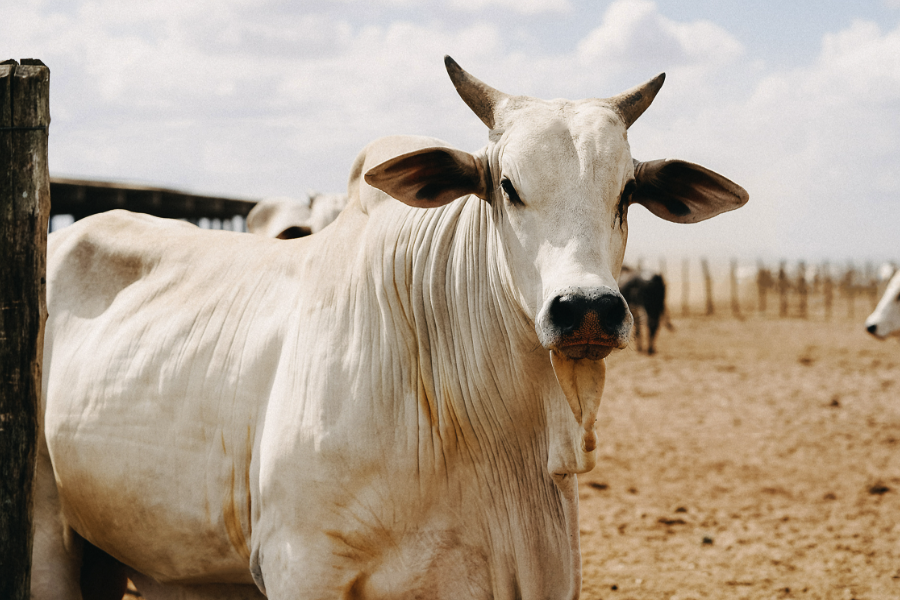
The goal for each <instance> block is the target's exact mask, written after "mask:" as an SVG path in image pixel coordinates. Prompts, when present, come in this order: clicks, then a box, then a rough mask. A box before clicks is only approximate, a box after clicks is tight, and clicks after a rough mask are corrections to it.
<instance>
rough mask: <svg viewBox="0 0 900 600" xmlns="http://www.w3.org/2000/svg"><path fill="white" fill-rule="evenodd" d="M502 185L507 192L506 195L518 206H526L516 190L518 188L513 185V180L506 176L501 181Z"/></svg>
mask: <svg viewBox="0 0 900 600" xmlns="http://www.w3.org/2000/svg"><path fill="white" fill-rule="evenodd" d="M500 187H502V188H503V191H504V192H506V197H507V198H509V201H510V202H512V203H513V204H515V205H516V206H525V203H524V202H522V199H521V198H519V193H518V192H517V191H516V188H514V187H513V184H512V181H510V180H509V179H506V178H504V179H503V181H501V182H500Z"/></svg>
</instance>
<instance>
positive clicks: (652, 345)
mask: <svg viewBox="0 0 900 600" xmlns="http://www.w3.org/2000/svg"><path fill="white" fill-rule="evenodd" d="M657 331H659V318H655V319H648V320H647V354H655V353H656V332H657Z"/></svg>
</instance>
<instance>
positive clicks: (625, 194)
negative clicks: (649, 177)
mask: <svg viewBox="0 0 900 600" xmlns="http://www.w3.org/2000/svg"><path fill="white" fill-rule="evenodd" d="M635 188H637V185H636V184H635V183H634V179H629V180H628V181H627V182H626V183H625V187H623V188H622V195H621V196H619V205H618V206H616V221H618V223H619V225H620V226H621V225H622V224H624V223H625V213H626V212H627V211H628V205H629V204H631V195H632V194H633V193H634V190H635Z"/></svg>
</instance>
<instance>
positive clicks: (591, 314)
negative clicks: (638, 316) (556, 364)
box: [535, 286, 634, 360]
mask: <svg viewBox="0 0 900 600" xmlns="http://www.w3.org/2000/svg"><path fill="white" fill-rule="evenodd" d="M633 322H634V319H633V317H632V316H631V312H630V311H629V310H628V305H627V304H626V303H625V298H623V297H622V294H620V293H619V292H618V291H616V290H614V289H612V288H609V287H606V286H599V287H595V288H566V289H564V290H561V291H560V292H558V293H556V294H554V295H553V297H552V298H551V299H550V301H549V302H547V303H545V305H544V307H543V309H542V310H541V312H540V313H539V314H538V318H537V320H536V323H535V329H536V330H537V334H538V339H539V340H540V342H541V345H542V346H543V347H544V348H545V349H546V350H550V351H555V352H557V353H559V354H562V355H564V356H565V357H566V358H569V359H572V360H580V359H582V358H587V359H589V360H599V359H601V358H605V357H606V356H608V355H609V353H610V352H612V351H613V350H614V349H616V348H624V347H625V346H626V345H627V344H628V338H629V336H630V335H631V326H632V323H633Z"/></svg>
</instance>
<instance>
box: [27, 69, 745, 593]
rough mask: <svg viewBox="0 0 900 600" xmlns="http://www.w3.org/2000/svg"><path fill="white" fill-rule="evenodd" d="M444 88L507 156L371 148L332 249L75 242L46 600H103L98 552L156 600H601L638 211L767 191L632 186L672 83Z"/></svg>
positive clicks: (706, 179)
mask: <svg viewBox="0 0 900 600" xmlns="http://www.w3.org/2000/svg"><path fill="white" fill-rule="evenodd" d="M446 66H447V70H448V73H449V74H450V78H451V80H452V81H453V84H454V85H455V87H456V89H457V91H458V92H459V94H460V96H461V97H462V98H463V100H464V101H465V102H466V103H467V104H468V105H469V107H470V108H471V109H472V110H473V111H474V112H475V114H476V115H477V116H478V117H479V118H480V119H481V121H482V122H484V123H485V124H486V125H487V127H488V128H489V129H490V135H489V142H488V144H487V146H486V147H485V148H483V149H481V150H479V151H477V152H475V153H469V152H464V151H462V150H457V149H455V148H452V147H450V146H449V145H447V144H446V143H444V142H441V141H439V140H436V139H433V138H424V137H412V136H396V137H389V138H383V139H380V140H377V141H375V142H373V143H371V144H369V145H368V146H367V147H366V148H365V149H364V150H363V151H362V153H361V154H360V155H359V156H358V157H357V159H356V161H355V162H354V164H353V166H352V168H351V174H350V182H349V186H348V192H349V197H350V203H349V205H348V207H347V208H346V209H345V210H344V211H343V212H341V213H340V215H339V216H338V218H337V220H336V221H335V223H334V225H333V226H329V227H326V228H325V229H323V230H322V231H320V232H319V233H316V234H315V235H311V236H308V237H304V238H300V239H293V240H286V241H280V240H274V239H268V238H265V237H263V236H259V235H245V234H240V233H234V232H227V231H208V230H201V229H199V228H197V227H194V226H193V225H190V224H188V223H183V222H179V221H170V220H165V219H158V218H154V217H149V216H147V215H139V214H132V213H128V212H124V211H113V212H109V213H104V214H100V215H95V216H93V217H88V218H86V219H83V220H81V221H79V222H78V223H76V224H74V225H72V226H71V227H68V228H66V229H64V230H62V231H60V232H55V233H53V234H51V235H50V238H49V242H48V267H47V304H48V309H49V315H50V316H49V318H48V320H47V325H46V338H45V346H44V371H43V373H44V380H43V390H44V394H45V395H44V398H43V402H42V406H43V409H44V412H43V417H42V423H41V432H42V434H43V440H44V441H43V443H42V445H41V449H40V451H39V453H38V461H37V464H38V466H37V476H36V489H35V537H34V564H35V565H39V568H37V569H35V571H34V573H33V576H32V584H33V588H32V592H33V598H34V599H35V600H42V599H45V598H52V599H61V600H73V599H80V598H81V597H82V596H81V592H80V589H79V588H80V585H81V582H82V579H81V573H82V572H83V569H85V568H92V569H96V564H94V563H96V562H97V560H96V557H97V555H98V553H99V554H100V555H101V556H106V557H107V560H106V561H105V562H103V561H100V562H103V564H104V565H106V566H107V567H108V568H107V570H106V571H105V573H106V579H107V582H108V585H109V590H110V593H113V592H117V591H118V593H121V588H120V587H117V586H121V584H122V582H123V581H124V577H130V578H131V580H132V581H134V582H135V584H136V585H137V587H138V589H139V590H140V591H141V592H142V593H143V595H144V596H145V597H147V598H151V599H152V598H154V597H156V598H159V597H166V598H175V597H178V598H187V597H190V598H201V597H202V598H213V597H215V598H231V599H233V598H238V597H241V598H250V597H255V598H261V597H262V596H261V594H266V595H267V596H268V598H270V599H272V600H286V599H294V598H348V599H350V598H352V599H376V598H429V599H433V600H444V599H451V598H452V599H459V600H487V599H495V600H514V599H516V598H522V599H537V598H541V599H544V598H546V599H560V600H562V599H565V600H574V599H577V598H578V597H579V595H580V593H581V573H582V567H581V550H580V542H579V521H578V488H577V478H576V474H578V473H584V472H586V471H589V470H590V469H592V468H593V467H594V465H595V463H596V460H597V452H598V443H597V437H596V434H595V431H594V427H595V422H596V418H597V413H598V409H599V404H600V398H601V394H602V390H603V385H604V382H605V377H606V362H605V360H604V359H605V357H606V356H607V355H609V354H610V353H611V352H612V351H613V350H614V349H616V348H623V347H624V346H625V345H626V344H627V342H628V339H629V336H630V334H631V315H630V314H629V311H628V308H627V306H626V304H625V300H624V299H623V297H622V295H621V294H620V293H619V291H618V288H617V285H616V277H617V276H618V274H619V270H620V268H621V264H622V257H623V254H624V252H625V239H626V236H627V227H628V225H627V218H628V211H629V210H630V209H629V206H630V205H632V204H642V205H644V206H645V207H647V208H648V209H649V210H650V211H651V212H652V213H654V214H656V215H657V216H659V217H661V218H664V219H668V220H670V221H674V222H677V223H691V222H695V221H700V220H703V219H707V218H709V217H713V216H715V215H717V214H719V213H721V212H723V211H727V210H732V209H735V208H738V207H739V206H741V205H743V204H744V203H745V202H746V201H747V193H746V192H745V191H744V190H743V189H742V188H741V187H740V186H738V185H737V184H735V183H733V182H731V181H729V180H728V179H726V178H724V177H722V176H721V175H718V174H716V173H714V172H712V171H709V170H708V169H705V168H703V167H700V166H698V165H694V164H691V163H686V162H683V161H678V160H655V161H651V162H639V161H636V160H633V159H632V156H631V150H630V146H629V143H628V138H627V130H628V128H629V127H630V126H631V125H632V123H634V121H635V120H636V119H637V118H638V117H639V116H640V115H641V114H642V113H643V112H644V110H645V109H646V108H647V107H648V106H649V105H650V103H651V102H652V100H653V98H654V97H655V96H656V93H657V91H658V90H659V88H660V87H661V86H662V83H663V76H662V75H660V76H657V77H655V78H653V79H651V80H650V81H648V82H647V83H644V84H642V85H640V86H637V87H635V88H632V89H630V90H628V91H626V92H624V93H622V94H619V95H617V96H614V97H612V98H606V99H587V100H579V101H568V100H551V101H544V100H539V99H535V98H531V97H527V96H511V95H507V94H504V93H502V92H499V91H497V90H495V89H493V88H491V87H490V86H488V85H486V84H484V83H482V82H481V81H479V80H478V79H476V78H474V77H472V76H471V75H469V74H468V73H466V72H465V71H463V70H462V69H461V68H460V67H459V65H457V64H456V63H455V62H454V61H453V60H452V59H450V58H449V57H448V58H447V59H446ZM385 85H389V84H388V83H385ZM85 549H87V550H89V551H87V552H86V551H85ZM94 549H96V552H95V551H94ZM92 557H93V558H92ZM86 562H89V563H92V564H85V563H86ZM98 596H99V592H98Z"/></svg>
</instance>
